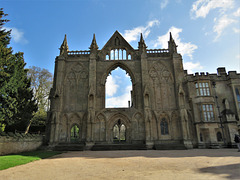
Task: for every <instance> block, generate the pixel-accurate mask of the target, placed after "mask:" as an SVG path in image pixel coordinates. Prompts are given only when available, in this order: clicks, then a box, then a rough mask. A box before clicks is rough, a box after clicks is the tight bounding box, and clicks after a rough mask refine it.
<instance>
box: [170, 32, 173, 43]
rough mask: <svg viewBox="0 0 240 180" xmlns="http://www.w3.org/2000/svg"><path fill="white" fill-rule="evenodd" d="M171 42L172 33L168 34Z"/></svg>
mask: <svg viewBox="0 0 240 180" xmlns="http://www.w3.org/2000/svg"><path fill="white" fill-rule="evenodd" d="M172 40H173V38H172V33H171V32H170V41H172Z"/></svg>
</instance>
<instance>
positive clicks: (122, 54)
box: [106, 49, 132, 60]
mask: <svg viewBox="0 0 240 180" xmlns="http://www.w3.org/2000/svg"><path fill="white" fill-rule="evenodd" d="M131 58H132V56H131V54H128V56H127V51H126V50H125V49H112V50H111V51H110V58H109V56H108V54H106V60H126V59H128V60H131Z"/></svg>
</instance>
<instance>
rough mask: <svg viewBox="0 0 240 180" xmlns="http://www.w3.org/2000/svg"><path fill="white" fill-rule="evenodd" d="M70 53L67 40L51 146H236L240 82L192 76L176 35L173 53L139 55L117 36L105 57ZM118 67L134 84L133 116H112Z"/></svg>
mask: <svg viewBox="0 0 240 180" xmlns="http://www.w3.org/2000/svg"><path fill="white" fill-rule="evenodd" d="M89 49H90V50H81V51H70V50H69V49H68V44H67V39H66V36H65V38H64V41H63V43H62V45H61V47H60V55H59V56H57V57H56V60H55V73H54V84H53V88H52V89H51V93H50V100H51V107H50V111H49V113H48V134H47V135H48V139H49V145H50V146H56V145H59V144H61V143H82V144H85V145H86V146H88V147H89V148H91V147H92V146H94V145H96V144H115V143H127V144H144V145H146V146H147V147H148V148H154V147H157V146H158V147H161V146H164V145H166V144H171V145H174V144H175V145H183V146H185V147H186V148H193V147H199V148H206V147H216V146H221V145H228V146H232V145H233V144H234V141H233V136H234V134H235V133H237V132H238V131H239V125H240V124H239V117H240V94H239V93H240V74H237V73H236V72H235V71H234V72H228V73H226V70H225V68H218V70H217V74H208V73H206V74H205V73H200V74H198V73H196V74H194V75H193V74H188V73H187V71H186V70H184V69H183V63H182V56H181V54H179V53H178V52H177V45H176V44H175V42H174V39H173V38H172V36H171V33H170V39H169V41H168V49H147V46H146V44H145V42H144V39H143V36H142V34H141V37H140V41H139V43H138V49H133V48H132V47H131V45H130V44H129V43H128V42H127V41H126V40H125V39H124V38H123V37H122V35H121V34H120V33H119V32H118V31H116V32H115V33H114V34H113V35H112V37H111V38H110V39H109V40H108V42H107V43H106V44H105V45H104V47H103V48H102V49H101V50H99V48H98V45H97V42H96V38H95V35H94V36H93V40H92V43H91V45H90V48H89ZM117 67H120V68H122V69H123V70H125V71H126V72H127V73H128V74H129V75H130V77H131V81H132V92H131V104H130V106H129V107H128V108H105V83H106V79H107V76H108V75H109V74H110V73H111V71H112V70H114V69H116V68H117Z"/></svg>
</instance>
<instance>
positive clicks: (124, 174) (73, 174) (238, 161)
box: [0, 149, 240, 180]
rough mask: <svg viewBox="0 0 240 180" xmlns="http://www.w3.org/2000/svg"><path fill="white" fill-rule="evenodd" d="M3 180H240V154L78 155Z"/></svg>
mask: <svg viewBox="0 0 240 180" xmlns="http://www.w3.org/2000/svg"><path fill="white" fill-rule="evenodd" d="M0 179H1V180H9V179H11V180H38V179H40V180H51V179H57V180H62V179H64V180H72V179H76V180H85V179H104V180H106V179H109V180H112V179H114V180H118V179H131V180H135V179H137V180H141V179H151V180H153V179H157V180H159V179H161V180H162V179H163V180H165V179H167V180H171V179H174V180H177V179H191V180H192V179H194V180H195V179H197V180H198V179H204V180H206V179H207V180H211V179H216V180H221V179H240V152H237V149H192V150H179V151H177V150H171V151H157V150H148V151H75V152H67V153H64V154H61V155H56V156H53V157H52V158H50V159H43V160H39V161H34V162H32V163H29V164H25V165H21V166H17V167H13V168H9V169H6V170H2V171H0Z"/></svg>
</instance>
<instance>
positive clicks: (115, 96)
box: [105, 67, 133, 108]
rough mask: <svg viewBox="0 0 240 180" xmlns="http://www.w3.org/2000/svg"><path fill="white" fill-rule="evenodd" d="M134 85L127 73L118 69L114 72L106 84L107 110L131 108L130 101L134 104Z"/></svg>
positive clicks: (110, 74)
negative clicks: (132, 92)
mask: <svg viewBox="0 0 240 180" xmlns="http://www.w3.org/2000/svg"><path fill="white" fill-rule="evenodd" d="M132 88H133V84H132V81H131V78H130V76H129V74H128V73H127V71H125V70H123V69H121V68H120V67H117V68H116V69H115V70H112V71H111V72H110V73H109V75H108V77H107V79H106V84H105V107H106V108H129V105H128V101H130V103H132V100H133V99H132V94H131V91H132Z"/></svg>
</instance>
